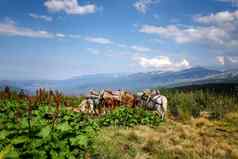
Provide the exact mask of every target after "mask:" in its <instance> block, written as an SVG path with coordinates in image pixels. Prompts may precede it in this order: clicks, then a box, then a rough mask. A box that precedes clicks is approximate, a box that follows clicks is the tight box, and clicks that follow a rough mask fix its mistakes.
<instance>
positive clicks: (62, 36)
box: [55, 33, 65, 38]
mask: <svg viewBox="0 0 238 159" xmlns="http://www.w3.org/2000/svg"><path fill="white" fill-rule="evenodd" d="M55 36H57V37H59V38H64V37H65V35H64V34H62V33H57V34H55Z"/></svg>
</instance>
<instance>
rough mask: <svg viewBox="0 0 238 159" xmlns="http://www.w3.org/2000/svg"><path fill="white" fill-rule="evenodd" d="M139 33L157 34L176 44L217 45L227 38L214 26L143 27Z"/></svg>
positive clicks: (225, 33) (221, 30)
mask: <svg viewBox="0 0 238 159" xmlns="http://www.w3.org/2000/svg"><path fill="white" fill-rule="evenodd" d="M139 32H143V33H147V34H158V35H160V36H161V37H162V38H167V39H172V40H175V41H176V42H177V43H190V42H195V41H203V40H208V41H212V42H215V43H218V44H223V42H224V41H225V40H226V39H228V38H229V35H228V33H227V32H226V31H225V30H223V29H222V28H218V27H214V26H209V27H190V28H179V27H177V26H175V25H169V26H166V27H162V26H154V25H143V26H142V27H141V28H140V29H139Z"/></svg>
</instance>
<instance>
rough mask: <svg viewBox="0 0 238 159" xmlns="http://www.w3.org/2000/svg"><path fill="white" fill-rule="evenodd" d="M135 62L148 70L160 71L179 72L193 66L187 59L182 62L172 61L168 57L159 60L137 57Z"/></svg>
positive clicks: (161, 57)
mask: <svg viewBox="0 0 238 159" xmlns="http://www.w3.org/2000/svg"><path fill="white" fill-rule="evenodd" d="M135 61H136V63H137V64H139V65H140V66H142V67H144V68H147V69H160V70H178V69H184V68H189V67H190V66H191V65H190V63H189V62H188V60H186V59H182V60H181V61H178V62H176V61H172V60H171V59H170V58H169V57H167V56H159V57H158V58H146V57H143V56H140V57H136V58H135Z"/></svg>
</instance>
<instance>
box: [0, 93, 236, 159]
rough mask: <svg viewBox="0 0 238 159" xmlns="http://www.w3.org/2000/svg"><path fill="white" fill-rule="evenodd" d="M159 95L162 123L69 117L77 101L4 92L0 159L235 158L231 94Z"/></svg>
mask: <svg viewBox="0 0 238 159" xmlns="http://www.w3.org/2000/svg"><path fill="white" fill-rule="evenodd" d="M162 93H163V94H165V95H166V96H167V97H168V101H169V112H168V118H167V120H166V121H161V120H160V117H158V116H157V115H156V114H154V113H153V112H150V111H147V110H144V109H143V108H140V107H137V108H127V107H122V106H121V107H118V108H117V109H116V110H114V111H113V112H111V113H108V114H106V115H103V116H99V117H97V116H89V115H87V114H83V113H75V112H72V111H71V107H77V106H78V104H79V103H80V102H81V100H82V97H65V96H63V95H62V94H60V93H59V92H55V93H54V92H51V93H50V92H44V91H41V93H37V94H36V96H34V97H29V96H27V97H23V96H22V94H21V93H18V94H17V93H16V92H15V93H10V92H9V91H8V90H5V92H1V93H0V94H1V95H0V159H1V158H72V159H73V158H99V159H100V158H105V159H106V158H108V159H111V158H115V159H117V158H118V159H119V158H123V159H124V158H128V159H130V158H143V159H144V158H166V159H170V158H179V159H180V158H181V159H183V158H196V159H197V158H198V159H200V158H201V159H204V158H232V159H236V158H238V142H237V141H238V136H237V134H238V126H237V122H238V113H237V112H238V98H237V95H236V94H235V93H234V94H232V95H225V94H218V93H216V92H211V91H204V90H203V91H199V90H197V91H175V90H164V91H162ZM204 111H205V113H202V112H204ZM201 114H202V116H201Z"/></svg>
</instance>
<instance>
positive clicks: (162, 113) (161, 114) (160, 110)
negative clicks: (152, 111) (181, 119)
mask: <svg viewBox="0 0 238 159" xmlns="http://www.w3.org/2000/svg"><path fill="white" fill-rule="evenodd" d="M157 111H159V113H160V116H161V118H162V120H164V112H163V110H162V108H161V106H160V105H159V106H158V107H157Z"/></svg>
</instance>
